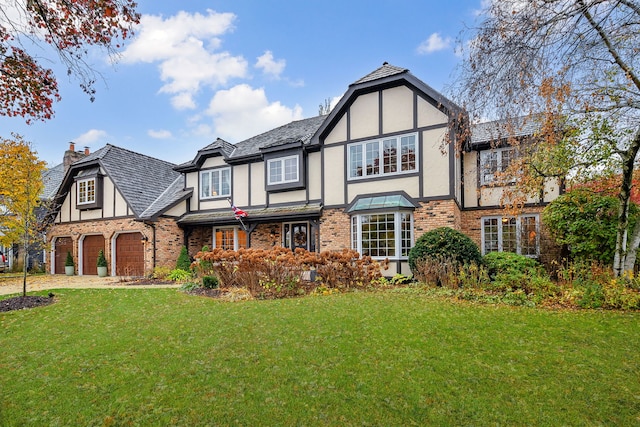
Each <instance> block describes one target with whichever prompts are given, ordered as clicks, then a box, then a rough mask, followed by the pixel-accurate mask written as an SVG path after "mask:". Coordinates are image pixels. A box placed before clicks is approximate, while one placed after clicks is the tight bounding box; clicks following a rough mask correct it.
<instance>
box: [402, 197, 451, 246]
mask: <svg viewBox="0 0 640 427" xmlns="http://www.w3.org/2000/svg"><path fill="white" fill-rule="evenodd" d="M413 224H414V235H415V238H416V240H417V239H418V238H419V237H420V236H422V235H423V234H424V233H426V232H427V231H430V230H433V229H435V228H438V227H451V228H453V229H455V230H460V228H461V224H462V219H461V212H460V208H459V207H458V205H457V204H456V202H455V201H454V200H433V201H430V202H425V203H420V207H419V208H417V209H416V210H415V211H414V212H413Z"/></svg>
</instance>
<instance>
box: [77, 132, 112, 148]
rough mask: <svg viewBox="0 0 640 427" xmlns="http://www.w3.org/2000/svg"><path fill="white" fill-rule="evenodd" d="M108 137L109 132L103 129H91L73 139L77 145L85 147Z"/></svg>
mask: <svg viewBox="0 0 640 427" xmlns="http://www.w3.org/2000/svg"><path fill="white" fill-rule="evenodd" d="M108 137H109V134H108V133H107V132H106V131H104V130H99V129H91V130H89V131H87V132H85V133H83V134H82V135H80V136H78V137H76V138H75V139H74V140H73V141H74V142H75V143H76V144H79V145H86V146H87V147H90V146H92V145H93V144H95V143H97V142H101V141H102V140H104V139H106V138H108Z"/></svg>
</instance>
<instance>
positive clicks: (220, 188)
mask: <svg viewBox="0 0 640 427" xmlns="http://www.w3.org/2000/svg"><path fill="white" fill-rule="evenodd" d="M230 195H231V168H221V169H211V170H206V171H201V172H200V198H202V199H210V198H214V197H228V196H230Z"/></svg>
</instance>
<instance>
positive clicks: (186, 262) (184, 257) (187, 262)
mask: <svg viewBox="0 0 640 427" xmlns="http://www.w3.org/2000/svg"><path fill="white" fill-rule="evenodd" d="M176 269H177V270H184V271H189V270H190V269H191V259H190V258H189V252H187V248H186V247H185V246H183V247H182V249H180V255H179V256H178V261H177V262H176Z"/></svg>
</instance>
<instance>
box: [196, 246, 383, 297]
mask: <svg viewBox="0 0 640 427" xmlns="http://www.w3.org/2000/svg"><path fill="white" fill-rule="evenodd" d="M194 264H195V265H194V266H195V267H196V271H198V273H199V274H200V275H203V276H204V275H214V276H216V277H217V278H218V280H219V282H220V287H226V288H228V287H242V288H246V289H247V290H249V292H251V294H252V295H253V296H254V297H258V298H282V297H288V296H295V295H302V294H305V293H308V292H310V291H312V290H313V289H315V288H317V287H318V286H324V287H326V288H329V289H340V290H348V289H351V288H356V287H365V286H369V285H371V284H372V282H374V281H375V280H376V279H379V278H380V277H381V276H382V275H381V272H380V264H379V263H378V262H376V261H374V260H373V259H371V257H360V255H359V254H358V252H356V251H353V250H350V249H343V250H341V251H327V252H322V253H317V252H309V251H306V250H304V249H296V250H295V252H293V251H291V250H290V249H286V248H283V247H276V248H273V249H270V250H264V249H240V250H238V251H228V250H223V249H218V248H216V249H213V250H212V251H208V252H198V254H197V255H196V261H195V263H194ZM314 275H315V278H314ZM314 279H315V280H314Z"/></svg>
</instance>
